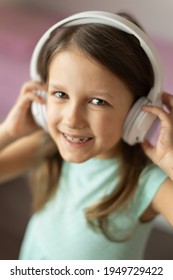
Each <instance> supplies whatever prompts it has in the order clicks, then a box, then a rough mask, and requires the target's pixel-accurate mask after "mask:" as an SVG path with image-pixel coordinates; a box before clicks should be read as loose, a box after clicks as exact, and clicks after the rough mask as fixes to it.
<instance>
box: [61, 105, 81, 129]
mask: <svg viewBox="0 0 173 280" xmlns="http://www.w3.org/2000/svg"><path fill="white" fill-rule="evenodd" d="M64 125H65V126H66V127H68V128H71V129H82V128H85V126H86V112H85V109H84V106H82V104H77V103H72V102H69V104H68V106H67V107H66V112H65V115H64Z"/></svg>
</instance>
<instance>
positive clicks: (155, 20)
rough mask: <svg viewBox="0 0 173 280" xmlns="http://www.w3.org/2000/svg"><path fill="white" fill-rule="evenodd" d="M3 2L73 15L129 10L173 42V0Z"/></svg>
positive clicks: (33, 0)
mask: <svg viewBox="0 0 173 280" xmlns="http://www.w3.org/2000/svg"><path fill="white" fill-rule="evenodd" d="M0 3H6V4H11V5H13V6H14V5H18V6H21V7H24V6H25V7H27V8H31V7H32V8H33V7H34V8H35V9H37V10H42V11H43V10H44V11H46V12H48V11H53V12H55V11H57V12H58V14H59V13H61V14H62V15H69V14H72V13H76V12H79V11H85V10H105V11H111V12H116V11H119V10H127V11H130V12H132V13H133V14H134V15H135V16H137V17H138V19H140V21H141V23H142V24H143V26H144V27H145V28H146V30H147V32H148V33H150V34H152V35H155V36H157V37H161V38H164V39H166V40H171V41H172V42H173V34H172V28H170V27H172V26H173V16H172V11H173V1H172V0H164V1H163V0H145V1H143V0H129V1H127V0H106V1H105V0H87V1H85V0H49V1H47V0H0Z"/></svg>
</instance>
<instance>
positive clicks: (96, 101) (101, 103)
mask: <svg viewBox="0 0 173 280" xmlns="http://www.w3.org/2000/svg"><path fill="white" fill-rule="evenodd" d="M91 103H92V104H94V105H97V106H106V105H109V104H108V102H106V101H105V100H103V99H100V98H93V99H92V100H91Z"/></svg>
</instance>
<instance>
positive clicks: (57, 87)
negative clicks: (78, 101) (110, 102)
mask: <svg viewBox="0 0 173 280" xmlns="http://www.w3.org/2000/svg"><path fill="white" fill-rule="evenodd" d="M48 88H49V89H51V91H52V90H62V91H64V92H67V90H66V88H65V87H64V86H63V85H62V84H58V83H54V82H52V83H48ZM88 93H89V94H93V95H96V96H100V97H103V98H106V97H108V98H110V99H114V100H115V99H116V93H115V92H114V93H110V92H108V91H106V90H105V91H104V90H100V89H98V90H90V91H88Z"/></svg>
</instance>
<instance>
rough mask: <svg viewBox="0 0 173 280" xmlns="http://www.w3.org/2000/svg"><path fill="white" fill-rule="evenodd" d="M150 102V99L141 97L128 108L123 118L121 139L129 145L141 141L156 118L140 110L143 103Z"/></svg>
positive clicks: (147, 103)
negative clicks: (128, 110)
mask: <svg viewBox="0 0 173 280" xmlns="http://www.w3.org/2000/svg"><path fill="white" fill-rule="evenodd" d="M150 104H151V101H150V100H149V99H147V98H146V97H141V98H140V99H138V100H137V101H136V102H135V104H134V105H133V106H132V108H131V109H130V112H129V113H128V115H127V117H126V119H125V123H124V128H123V135H122V138H123V140H124V141H125V142H127V143H128V144H129V145H134V144H136V143H139V142H143V141H144V138H145V135H146V134H147V131H148V129H149V128H150V127H151V125H152V123H153V122H154V120H155V119H156V117H155V116H154V115H152V114H150V113H148V112H144V111H142V106H143V105H150Z"/></svg>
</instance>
